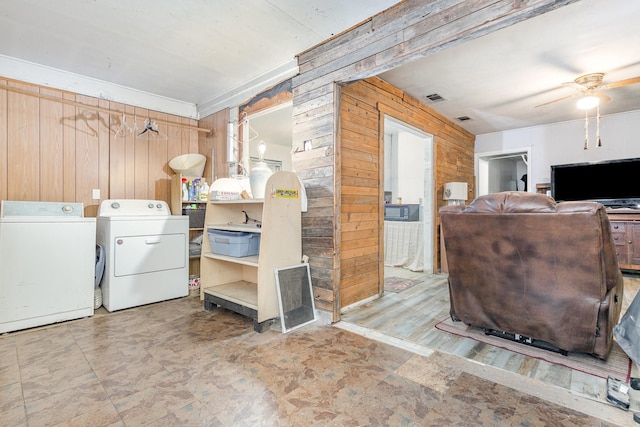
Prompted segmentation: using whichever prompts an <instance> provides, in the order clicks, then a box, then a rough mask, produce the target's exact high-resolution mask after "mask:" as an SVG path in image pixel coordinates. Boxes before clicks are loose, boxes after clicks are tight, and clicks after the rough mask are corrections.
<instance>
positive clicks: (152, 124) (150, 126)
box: [137, 118, 168, 139]
mask: <svg viewBox="0 0 640 427" xmlns="http://www.w3.org/2000/svg"><path fill="white" fill-rule="evenodd" d="M147 132H149V133H150V134H152V135H153V134H155V135H157V136H162V137H164V138H165V139H168V138H167V136H166V135H164V134H161V133H160V131H159V130H158V123H157V122H156V121H155V120H151V119H150V118H146V119H144V127H143V128H142V131H141V132H140V133H138V135H137V137H138V138H140V137H141V136H142V135H144V134H145V133H147Z"/></svg>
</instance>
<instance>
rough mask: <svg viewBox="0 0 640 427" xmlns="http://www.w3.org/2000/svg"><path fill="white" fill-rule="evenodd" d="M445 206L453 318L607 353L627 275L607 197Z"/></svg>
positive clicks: (524, 197) (513, 195)
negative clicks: (619, 257) (620, 261)
mask: <svg viewBox="0 0 640 427" xmlns="http://www.w3.org/2000/svg"><path fill="white" fill-rule="evenodd" d="M439 212H440V222H441V226H442V228H441V232H442V237H443V240H444V248H445V252H446V257H447V263H448V269H449V293H450V297H451V310H450V314H451V318H452V319H453V320H454V321H457V320H460V321H463V322H464V323H465V324H467V325H471V326H475V327H479V328H483V329H484V330H485V332H487V333H493V334H496V335H501V336H505V337H508V338H512V339H516V340H518V341H522V342H524V343H525V344H532V345H540V346H542V347H549V349H553V350H556V351H560V352H562V353H566V352H578V353H590V354H593V355H595V356H598V357H599V358H601V359H606V357H607V355H608V354H609V350H610V349H611V344H612V330H613V327H614V325H615V324H616V323H617V321H618V318H619V316H620V310H621V303H622V296H623V280H622V273H621V272H620V269H619V267H618V262H617V257H616V252H615V247H614V244H613V240H612V237H611V230H610V228H609V219H608V217H607V213H606V211H605V209H604V207H603V206H602V205H601V204H599V203H595V202H562V203H556V202H555V201H554V200H553V199H552V198H551V197H548V196H545V195H543V194H537V193H526V192H515V191H514V192H504V193H495V194H490V195H487V196H481V197H478V198H476V199H475V200H474V201H473V202H472V203H471V204H469V205H468V206H445V207H443V208H441V209H440V211H439ZM548 344H550V345H551V346H548Z"/></svg>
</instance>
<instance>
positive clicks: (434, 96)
mask: <svg viewBox="0 0 640 427" xmlns="http://www.w3.org/2000/svg"><path fill="white" fill-rule="evenodd" d="M427 99H428V100H429V101H431V102H441V101H444V100H445V99H444V98H443V97H442V95H440V94H439V93H432V94H431V95H427Z"/></svg>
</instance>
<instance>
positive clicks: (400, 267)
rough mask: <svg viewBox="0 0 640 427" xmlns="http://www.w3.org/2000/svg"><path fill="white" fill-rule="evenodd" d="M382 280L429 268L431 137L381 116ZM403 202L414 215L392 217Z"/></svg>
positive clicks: (391, 280)
mask: <svg viewBox="0 0 640 427" xmlns="http://www.w3.org/2000/svg"><path fill="white" fill-rule="evenodd" d="M383 158H384V169H383V177H384V186H383V189H382V190H383V191H384V205H385V206H384V211H385V217H384V225H383V231H384V239H383V242H384V243H383V249H384V252H383V253H384V279H385V283H387V285H389V284H391V283H401V282H402V280H404V279H408V280H411V279H415V278H417V277H420V276H423V275H425V274H430V273H432V272H433V271H434V268H435V266H434V261H433V259H434V245H433V233H434V229H433V226H434V207H433V206H434V184H433V182H434V178H433V173H434V172H433V136H432V135H430V134H427V133H425V132H423V131H421V130H419V129H417V128H415V127H413V126H410V125H408V124H406V123H403V122H401V121H399V120H397V119H395V118H393V117H390V116H387V115H385V116H384V153H383ZM397 205H401V206H405V207H407V209H408V210H409V212H415V211H417V212H418V214H417V215H415V216H412V215H411V214H410V215H409V218H406V219H408V220H405V218H400V219H401V220H398V218H393V217H392V215H391V214H389V215H387V214H386V213H387V211H389V212H391V210H395V208H396V206H397Z"/></svg>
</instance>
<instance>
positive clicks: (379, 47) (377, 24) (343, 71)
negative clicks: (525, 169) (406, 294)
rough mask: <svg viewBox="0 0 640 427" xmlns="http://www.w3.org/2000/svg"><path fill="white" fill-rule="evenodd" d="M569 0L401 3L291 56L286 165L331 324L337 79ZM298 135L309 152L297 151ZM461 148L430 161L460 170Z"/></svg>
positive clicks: (336, 281)
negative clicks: (305, 201)
mask: <svg viewBox="0 0 640 427" xmlns="http://www.w3.org/2000/svg"><path fill="white" fill-rule="evenodd" d="M575 1H577V0H561V1H557V0H536V1H526V2H514V1H511V0H490V1H473V2H471V1H468V2H460V1H457V0H451V1H450V0H445V1H429V2H425V1H417V0H405V1H403V2H400V3H398V4H397V5H395V6H393V7H391V8H390V9H387V10H386V11H384V12H382V13H380V14H378V15H376V16H374V17H372V18H371V19H369V20H368V21H366V22H363V23H362V24H360V25H358V26H356V27H353V28H351V29H350V30H348V31H346V32H344V33H342V34H340V35H338V36H336V37H334V38H332V39H330V40H328V41H326V42H324V43H322V44H320V45H318V46H316V47H314V48H312V49H309V50H308V51H305V52H303V53H301V54H300V55H299V56H298V65H299V70H300V73H299V75H298V76H296V77H294V79H293V82H292V87H293V114H294V122H293V140H294V149H295V150H296V152H295V153H294V159H293V162H294V167H295V168H296V170H297V172H298V174H299V175H300V176H301V178H302V179H303V182H304V185H305V188H306V189H307V196H308V198H309V211H308V212H307V213H305V214H304V215H303V232H302V235H303V252H304V253H305V254H306V255H308V256H309V257H310V264H311V275H312V280H313V284H314V296H315V298H316V305H317V307H319V308H322V309H325V310H328V311H330V312H331V313H332V319H333V320H334V321H338V320H339V319H340V307H342V306H343V304H341V301H340V277H341V275H340V268H341V265H340V247H339V244H338V242H339V241H340V227H339V224H340V195H341V193H340V188H341V185H342V184H341V176H340V170H341V164H340V162H341V159H340V156H339V155H338V154H337V152H336V150H337V149H338V148H339V136H338V132H339V126H338V116H339V111H340V107H339V96H338V95H337V92H338V90H337V89H336V88H337V86H338V84H339V83H345V82H350V81H354V80H356V79H364V78H369V77H373V76H375V75H377V74H379V73H381V72H382V71H385V70H389V69H391V68H394V67H396V66H399V65H402V64H404V63H407V62H410V61H413V60H415V59H417V58H421V57H426V56H428V55H430V54H432V53H434V52H437V51H439V50H442V49H444V48H447V47H450V46H453V45H456V44H459V43H463V42H464V41H467V40H472V39H474V38H477V37H480V36H483V35H485V34H489V33H491V32H493V31H496V30H499V29H501V28H505V27H508V26H510V25H513V24H515V23H518V22H520V21H524V20H526V19H529V18H532V17H535V16H537V15H540V14H543V13H545V12H548V11H551V10H554V9H556V8H558V7H561V6H564V5H567V4H570V3H573V2H575ZM399 96H401V95H399ZM414 101H415V100H414ZM414 101H411V102H414ZM452 132H454V133H456V132H458V130H457V129H455V128H452ZM306 140H310V141H311V144H312V146H313V149H312V150H309V151H304V142H305V141H306ZM454 145H455V144H454ZM462 145H463V144H462V143H461V144H460V148H459V149H456V150H453V151H452V152H451V153H449V152H448V151H447V152H446V153H440V154H439V157H437V156H438V153H436V159H435V161H436V162H446V164H447V165H449V166H447V167H448V168H449V172H446V173H447V174H449V175H450V176H458V175H459V174H466V171H465V168H466V164H465V163H464V162H462V163H460V164H458V163H459V161H458V158H460V156H459V150H465V149H466V148H465V147H463V146H462ZM463 157H464V156H463ZM454 165H455V166H454ZM443 173H445V172H443Z"/></svg>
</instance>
